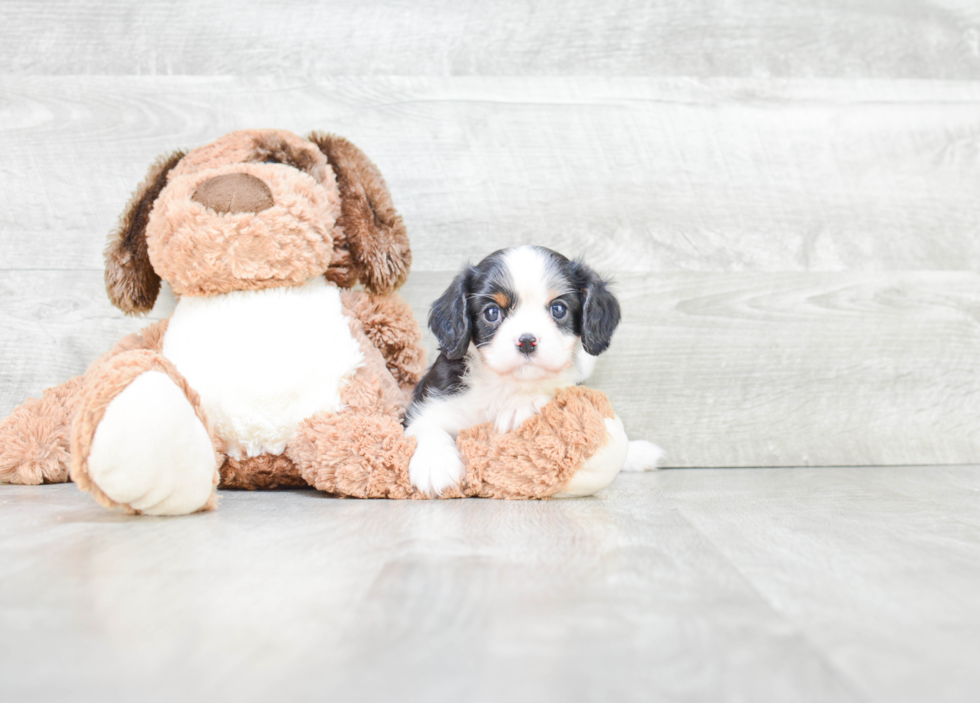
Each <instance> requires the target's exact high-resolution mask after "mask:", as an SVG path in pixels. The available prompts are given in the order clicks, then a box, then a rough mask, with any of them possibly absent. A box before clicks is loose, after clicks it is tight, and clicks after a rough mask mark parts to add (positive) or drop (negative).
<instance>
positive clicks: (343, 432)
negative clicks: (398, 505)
mask: <svg viewBox="0 0 980 703" xmlns="http://www.w3.org/2000/svg"><path fill="white" fill-rule="evenodd" d="M414 450H415V440H414V439H411V438H408V437H406V436H405V433H404V431H403V430H402V426H401V423H400V422H398V421H397V420H395V419H393V418H391V417H386V416H383V415H375V414H371V413H362V412H358V411H351V410H346V411H343V412H340V413H318V414H316V415H314V416H313V417H311V418H309V419H308V420H305V421H304V422H303V423H302V424H301V425H300V427H299V430H297V432H296V435H295V436H294V437H293V439H292V441H290V443H289V444H288V445H287V447H286V454H287V455H288V456H289V458H290V459H292V460H293V463H294V464H296V466H297V467H299V470H300V473H301V474H302V475H303V478H305V479H306V480H307V481H308V482H309V483H310V485H312V486H315V487H316V488H317V489H319V490H321V491H325V492H327V493H334V494H336V495H341V496H350V497H353V498H421V497H424V496H422V495H421V494H418V493H417V492H416V491H415V490H414V489H413V488H412V486H411V484H410V483H409V481H408V461H409V459H411V457H412V452H413V451H414Z"/></svg>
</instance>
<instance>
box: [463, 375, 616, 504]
mask: <svg viewBox="0 0 980 703" xmlns="http://www.w3.org/2000/svg"><path fill="white" fill-rule="evenodd" d="M627 444H628V441H627V439H626V433H625V432H624V431H623V424H622V422H621V421H620V420H619V418H618V417H616V415H615V413H614V412H613V410H612V406H610V404H609V401H608V399H606V397H605V396H604V395H603V394H602V393H600V392H599V391H595V390H592V389H590V388H584V387H581V386H573V387H570V388H564V389H562V390H560V391H558V394H557V395H556V397H555V399H554V400H553V401H552V402H550V403H548V404H547V405H545V406H544V407H543V408H542V409H541V414H539V415H534V416H533V417H531V418H529V419H528V420H527V421H526V422H524V424H522V425H521V426H520V427H518V428H516V429H514V430H512V431H510V432H507V433H504V434H501V433H499V432H497V431H496V429H495V428H494V427H493V425H492V424H490V423H487V424H484V425H479V426H477V427H471V428H468V429H466V430H463V431H462V432H461V433H460V435H459V438H458V439H457V445H458V447H459V453H460V456H462V458H463V462H464V464H465V465H466V478H465V479H464V486H463V491H464V493H466V494H467V495H474V494H475V495H478V496H480V497H483V498H551V497H556V498H564V497H574V496H585V495H591V494H593V493H596V492H597V491H599V490H601V489H603V488H605V487H606V486H607V485H609V484H610V483H611V482H612V480H613V479H614V478H616V476H617V475H618V474H619V472H620V470H621V469H622V467H623V462H624V461H625V460H626V451H627Z"/></svg>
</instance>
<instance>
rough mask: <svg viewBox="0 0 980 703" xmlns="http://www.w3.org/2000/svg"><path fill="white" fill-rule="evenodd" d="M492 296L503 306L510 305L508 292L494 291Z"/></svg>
mask: <svg viewBox="0 0 980 703" xmlns="http://www.w3.org/2000/svg"><path fill="white" fill-rule="evenodd" d="M490 297H491V298H493V299H494V300H495V301H496V302H497V305H499V306H500V307H502V308H506V307H509V306H510V298H508V297H507V294H506V293H494V294H493V295H492V296H490Z"/></svg>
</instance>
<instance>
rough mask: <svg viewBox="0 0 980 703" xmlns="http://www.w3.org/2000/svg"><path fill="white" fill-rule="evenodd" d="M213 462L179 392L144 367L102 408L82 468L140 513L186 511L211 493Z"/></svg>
mask: <svg viewBox="0 0 980 703" xmlns="http://www.w3.org/2000/svg"><path fill="white" fill-rule="evenodd" d="M215 461H216V460H215V454H214V447H213V445H212V444H211V439H210V437H208V433H207V430H206V429H205V428H204V425H203V423H202V422H201V421H200V420H199V419H198V417H197V415H195V414H194V408H193V407H192V406H191V404H190V403H189V402H188V400H187V398H186V397H185V396H184V393H183V391H181V390H180V388H178V387H177V386H176V385H175V384H174V382H173V381H171V380H170V378H169V377H168V376H167V375H166V374H165V373H162V372H160V371H147V372H146V373H144V374H142V375H141V376H139V377H138V378H137V379H136V380H134V381H133V382H132V383H131V384H129V387H128V388H126V389H125V390H124V391H123V392H122V393H120V394H119V395H117V396H116V397H115V398H114V399H113V400H112V402H111V403H109V407H107V408H106V411H105V415H104V416H103V417H102V421H101V422H100V423H99V426H98V427H97V428H96V430H95V436H94V437H93V438H92V448H91V451H90V452H89V457H88V472H89V476H90V477H91V478H92V480H93V481H94V482H95V485H97V486H98V487H99V488H100V489H102V492H103V493H105V494H106V495H107V496H109V497H110V498H112V499H113V500H114V501H116V502H117V503H122V504H123V505H128V506H130V507H131V508H134V509H135V510H139V511H140V512H142V513H144V514H146V515H186V514H187V513H193V512H194V511H195V510H199V509H200V508H201V507H202V506H203V505H204V504H205V503H206V502H207V500H208V498H209V497H210V496H211V491H212V490H213V488H214V483H213V480H214V469H215Z"/></svg>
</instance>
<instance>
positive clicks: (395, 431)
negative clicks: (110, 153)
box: [0, 130, 613, 512]
mask: <svg viewBox="0 0 980 703" xmlns="http://www.w3.org/2000/svg"><path fill="white" fill-rule="evenodd" d="M236 188H240V189H241V192H240V193H239V192H236V190H235V189H236ZM410 265H411V250H410V247H409V243H408V237H407V234H406V232H405V226H404V223H403V222H402V220H401V217H400V216H399V215H398V213H397V212H396V210H395V208H394V205H393V204H392V201H391V196H390V195H389V193H388V190H387V187H386V186H385V183H384V179H383V178H382V177H381V174H380V173H379V172H378V170H377V168H376V167H375V166H374V164H372V163H371V162H370V161H369V160H368V159H367V157H366V156H364V154H363V153H362V152H361V151H360V150H359V149H358V148H357V147H355V146H354V145H353V144H351V143H350V142H348V141H346V140H345V139H342V138H340V137H336V136H333V135H328V134H321V133H314V134H313V135H311V137H310V139H309V140H305V139H302V138H300V137H298V136H296V135H294V134H290V133H289V132H282V131H276V130H246V131H241V132H233V133H231V134H229V135H226V136H224V137H222V138H221V139H218V140H216V141H214V142H212V143H211V144H208V145H205V146H203V147H200V148H198V149H195V150H193V151H191V152H189V153H187V154H186V155H184V154H183V153H182V152H176V153H174V154H173V155H171V156H168V157H164V158H161V159H160V160H159V161H158V162H157V163H155V164H154V165H153V166H152V167H151V168H150V171H149V173H148V174H147V177H146V179H145V180H144V181H143V183H142V184H141V185H140V187H139V189H138V190H137V192H136V194H135V195H134V196H133V198H132V199H131V201H130V203H129V206H128V207H127V210H126V212H125V213H124V214H123V215H122V217H121V218H120V222H119V225H118V226H117V228H116V229H115V230H114V231H113V232H112V233H111V234H110V236H109V240H108V244H107V248H106V290H107V292H108V294H109V297H110V299H111V300H112V302H113V303H114V304H115V305H116V306H117V307H119V308H120V309H122V310H124V311H125V312H128V313H133V312H145V311H147V310H149V309H150V308H152V306H153V304H154V301H155V299H156V296H157V294H158V292H159V288H160V281H161V279H162V280H166V281H167V282H168V283H169V284H170V286H171V287H172V288H173V290H174V292H175V293H176V294H177V295H178V296H210V295H217V294H223V293H228V292H231V291H245V290H258V289H263V288H273V287H281V286H300V285H303V284H305V283H306V282H307V281H309V280H310V279H314V278H316V277H318V276H323V277H324V278H326V279H327V281H329V282H331V283H333V284H335V285H338V286H340V287H342V288H347V289H349V288H350V287H352V286H354V285H355V284H356V283H357V282H358V281H360V282H361V283H362V284H363V285H364V287H365V288H366V289H367V290H366V291H362V290H344V292H343V293H342V295H341V306H342V312H343V314H344V315H345V316H346V318H347V320H348V322H349V329H350V333H351V335H352V337H353V339H354V340H355V341H356V342H357V344H358V346H359V348H360V351H361V354H362V356H363V363H362V364H361V365H360V366H358V367H357V368H356V370H355V371H354V372H353V373H352V375H351V376H350V377H349V378H346V379H344V380H343V381H342V385H341V387H340V389H339V391H340V399H341V401H342V403H343V405H342V407H341V408H340V409H339V410H338V411H337V412H330V413H327V412H319V413H316V414H314V415H313V416H312V417H308V418H306V419H305V420H303V421H302V422H300V424H299V426H298V427H297V429H296V430H295V433H294V435H293V437H292V439H291V440H290V441H289V442H288V443H287V445H286V448H285V451H284V453H283V454H281V455H272V454H262V455H259V456H253V457H247V458H245V457H242V458H238V457H229V456H227V455H226V454H225V442H224V440H223V439H222V438H221V437H219V436H216V433H215V432H214V430H213V429H212V424H211V422H210V421H209V419H208V417H207V413H206V412H205V410H204V408H203V406H202V403H201V399H200V397H199V396H198V394H197V393H196V392H195V390H194V389H193V388H191V387H190V385H189V384H188V382H187V381H186V379H185V378H184V377H183V376H182V375H181V374H180V372H179V371H178V370H177V368H176V367H175V366H174V364H173V363H171V362H170V361H169V360H167V359H166V358H165V357H164V356H163V348H164V344H163V342H164V337H165V336H166V334H167V329H168V324H169V321H168V320H163V321H161V322H157V323H154V324H152V325H150V326H148V327H146V328H145V329H143V330H141V331H140V332H138V333H136V334H131V335H129V336H127V337H124V338H123V339H121V340H120V341H119V342H118V343H117V344H116V345H115V346H114V347H113V348H112V349H111V350H110V351H109V352H107V353H106V354H105V355H103V356H102V357H101V358H99V359H98V360H96V361H95V362H94V363H93V364H92V365H91V366H90V367H89V369H88V370H87V371H86V372H85V374H83V375H82V376H79V377H76V378H73V379H71V380H69V381H67V382H66V383H64V384H62V385H60V386H58V387H56V388H52V389H48V390H46V391H45V392H44V394H43V395H42V397H41V398H39V399H29V400H28V401H27V402H26V403H24V404H23V405H21V406H20V407H19V408H17V409H16V410H14V412H13V414H11V415H10V417H8V418H6V419H4V420H3V421H0V482H4V483H22V484H38V483H54V482H63V481H66V480H69V476H70V478H71V480H74V481H75V482H76V483H78V485H79V487H80V488H81V489H82V490H85V491H88V492H90V493H92V495H93V496H94V497H95V498H96V500H97V501H99V502H100V503H101V504H103V505H106V506H109V507H116V508H122V509H124V510H128V511H130V512H137V511H135V510H133V509H132V508H131V507H129V506H126V505H118V504H116V503H115V502H114V501H113V500H111V499H110V498H109V497H108V496H107V495H106V494H105V493H104V492H103V491H102V490H101V489H100V488H99V486H98V485H96V483H95V482H94V481H93V480H92V477H91V474H90V472H89V469H88V460H89V456H90V453H91V448H92V442H93V438H94V437H95V434H96V431H97V429H98V427H99V423H100V422H101V420H102V418H103V416H104V415H105V413H106V409H107V408H108V406H109V405H110V403H112V401H113V399H115V398H116V397H117V396H118V395H119V394H120V393H122V392H123V391H124V390H125V389H126V388H127V387H129V385H130V384H131V383H132V382H133V381H134V380H135V379H136V378H138V377H139V376H140V375H141V374H143V373H146V372H148V371H160V372H162V373H164V374H166V376H167V377H169V378H170V379H171V380H172V381H173V382H174V384H175V385H176V386H177V388H179V389H180V391H181V392H182V393H183V395H184V398H186V400H187V402H188V403H189V404H190V406H191V408H192V409H193V412H194V413H195V414H196V416H197V417H198V418H199V419H200V420H201V422H202V423H203V425H204V427H205V428H206V431H207V433H208V436H209V437H210V438H211V442H212V445H213V448H214V453H215V472H214V485H215V486H217V485H218V483H219V481H220V483H221V485H222V486H226V487H235V488H247V489H256V488H275V487H279V486H300V485H313V486H315V487H316V488H318V489H320V490H322V491H328V492H330V493H335V494H337V495H343V496H354V497H361V498H425V496H424V495H423V494H420V493H419V492H418V491H416V490H415V489H413V488H412V486H411V484H410V482H409V478H408V464H409V460H410V459H411V456H412V452H413V451H414V448H415V440H414V438H407V437H405V434H404V430H403V428H402V425H401V418H402V415H403V414H404V412H405V408H406V406H407V404H408V402H409V399H410V397H411V393H412V390H413V388H414V386H415V384H416V383H417V382H418V381H419V379H420V377H421V375H422V373H423V371H424V369H425V351H424V348H423V346H422V335H421V331H420V329H419V326H418V323H417V322H416V320H415V317H414V315H413V314H412V310H411V308H410V307H409V306H408V305H407V304H406V303H405V301H404V300H402V299H401V298H400V297H399V296H398V295H396V294H394V293H393V291H394V290H395V289H396V288H397V287H398V286H400V285H401V284H402V283H403V282H404V281H405V278H406V276H407V275H408V269H409V267H410ZM310 324H315V320H311V321H310ZM242 382H243V383H247V382H248V379H242ZM612 416H613V415H612V410H611V408H610V407H609V404H608V401H607V400H606V399H605V397H604V396H602V394H601V393H598V392H596V391H589V390H586V389H581V388H570V389H566V390H564V391H562V392H560V393H559V395H558V397H557V399H556V400H555V401H554V402H552V403H551V404H549V405H548V406H546V407H545V408H544V410H543V411H542V413H541V415H539V416H536V417H533V418H531V419H530V420H528V421H527V422H526V423H525V424H524V425H523V426H521V427H520V428H519V429H518V430H517V431H515V432H511V433H507V434H505V435H500V434H498V433H496V431H495V430H494V429H493V427H492V426H491V425H484V426H480V427H476V428H471V429H469V430H466V431H465V432H463V433H462V434H461V435H460V437H459V440H458V447H459V449H460V452H461V454H462V456H463V459H464V463H465V464H466V466H467V474H466V477H465V480H464V482H463V483H462V485H461V486H459V487H458V488H457V489H453V490H452V491H450V492H448V493H446V494H445V495H444V496H443V497H445V498H453V497H464V496H482V497H487V498H546V497H548V496H551V495H554V494H555V493H557V492H558V491H560V490H561V489H562V486H564V485H565V484H567V483H568V481H569V479H570V478H571V477H572V476H574V475H575V472H576V471H577V470H578V468H579V467H580V466H581V465H582V463H583V462H584V461H585V460H586V459H588V458H589V457H591V456H592V455H594V454H595V453H596V452H597V451H599V450H600V449H601V448H602V447H603V446H604V444H605V442H606V441H607V432H606V427H605V424H604V420H605V419H607V418H611V417H612ZM215 504H216V498H215V493H214V492H213V491H212V494H211V497H210V499H208V501H207V503H206V504H205V505H204V506H203V507H202V508H201V509H203V510H207V509H210V508H213V507H214V506H215Z"/></svg>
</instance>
